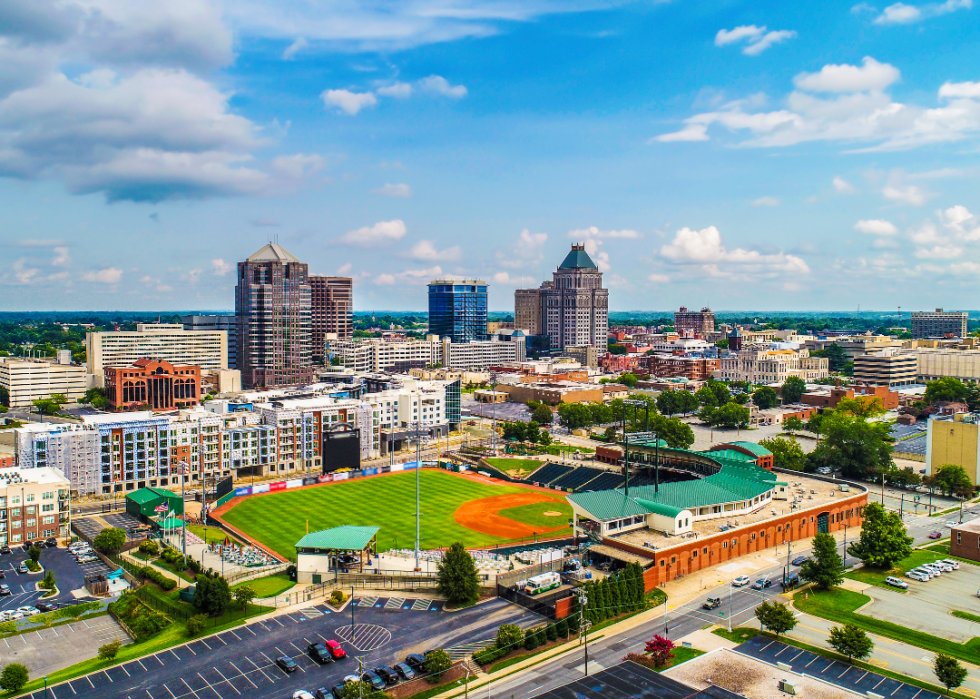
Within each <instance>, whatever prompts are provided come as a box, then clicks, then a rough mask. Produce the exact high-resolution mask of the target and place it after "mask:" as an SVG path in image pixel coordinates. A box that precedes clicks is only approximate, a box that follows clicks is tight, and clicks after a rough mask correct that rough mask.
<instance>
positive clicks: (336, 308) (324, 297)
mask: <svg viewBox="0 0 980 699" xmlns="http://www.w3.org/2000/svg"><path fill="white" fill-rule="evenodd" d="M310 289H311V298H312V302H311V309H310V313H311V336H312V338H313V361H315V362H323V359H324V349H323V348H324V342H325V339H326V336H327V335H328V334H331V333H332V334H334V335H336V336H337V337H338V338H350V337H354V315H353V313H354V280H353V279H351V278H350V277H319V276H316V275H312V276H310Z"/></svg>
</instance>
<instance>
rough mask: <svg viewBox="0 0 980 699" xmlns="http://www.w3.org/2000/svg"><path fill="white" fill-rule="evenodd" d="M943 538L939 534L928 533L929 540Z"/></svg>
mask: <svg viewBox="0 0 980 699" xmlns="http://www.w3.org/2000/svg"><path fill="white" fill-rule="evenodd" d="M942 537H943V535H942V534H940V533H939V532H929V538H930V539H941V538H942Z"/></svg>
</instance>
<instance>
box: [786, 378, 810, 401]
mask: <svg viewBox="0 0 980 699" xmlns="http://www.w3.org/2000/svg"><path fill="white" fill-rule="evenodd" d="M781 392H782V394H783V405H789V404H790V403H799V402H800V399H801V398H802V397H803V394H804V393H805V392H806V382H805V381H804V380H803V379H801V378H800V377H799V376H789V377H787V378H786V380H785V381H783V387H782V389H781Z"/></svg>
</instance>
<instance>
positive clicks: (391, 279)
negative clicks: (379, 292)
mask: <svg viewBox="0 0 980 699" xmlns="http://www.w3.org/2000/svg"><path fill="white" fill-rule="evenodd" d="M374 283H375V284H378V285H380V286H390V285H392V284H394V283H395V275H394V274H379V275H378V276H377V277H375V278H374Z"/></svg>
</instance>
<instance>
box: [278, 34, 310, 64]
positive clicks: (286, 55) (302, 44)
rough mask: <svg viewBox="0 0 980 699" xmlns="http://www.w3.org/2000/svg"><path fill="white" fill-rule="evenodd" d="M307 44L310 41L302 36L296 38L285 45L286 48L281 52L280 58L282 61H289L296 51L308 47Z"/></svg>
mask: <svg viewBox="0 0 980 699" xmlns="http://www.w3.org/2000/svg"><path fill="white" fill-rule="evenodd" d="M309 45H310V42H309V41H307V40H306V39H305V38H303V37H300V38H298V39H297V40H296V41H294V42H293V43H291V44H290V45H289V46H287V47H286V50H285V51H283V52H282V60H284V61H291V60H293V57H294V56H295V55H296V54H297V53H299V52H300V51H302V50H303V49H305V48H307V47H309Z"/></svg>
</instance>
